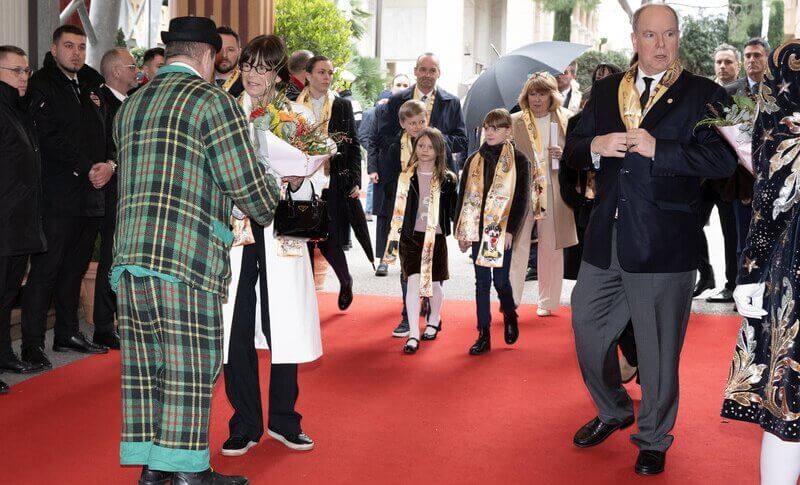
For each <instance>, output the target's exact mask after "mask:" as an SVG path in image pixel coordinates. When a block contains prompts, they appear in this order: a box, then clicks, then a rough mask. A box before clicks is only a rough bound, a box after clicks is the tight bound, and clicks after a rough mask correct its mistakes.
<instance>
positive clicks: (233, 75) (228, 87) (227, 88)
mask: <svg viewBox="0 0 800 485" xmlns="http://www.w3.org/2000/svg"><path fill="white" fill-rule="evenodd" d="M240 75H241V72H239V66H236V67H234V68H233V72H231V75H230V76H228V79H226V80H225V82H224V83H223V84H222V90H223V91H225V92H226V93H227V92H228V91H230V90H231V86H233V84H234V83H235V82H236V80H237V79H239V76H240Z"/></svg>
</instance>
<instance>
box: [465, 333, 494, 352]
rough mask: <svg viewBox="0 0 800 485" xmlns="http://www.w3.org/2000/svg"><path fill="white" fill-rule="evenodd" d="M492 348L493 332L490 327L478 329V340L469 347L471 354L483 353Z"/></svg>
mask: <svg viewBox="0 0 800 485" xmlns="http://www.w3.org/2000/svg"><path fill="white" fill-rule="evenodd" d="M490 350H492V334H491V333H489V329H488V328H482V329H480V330H478V340H476V341H475V343H474V344H472V347H470V348H469V355H481V354H485V353H486V352H488V351H490Z"/></svg>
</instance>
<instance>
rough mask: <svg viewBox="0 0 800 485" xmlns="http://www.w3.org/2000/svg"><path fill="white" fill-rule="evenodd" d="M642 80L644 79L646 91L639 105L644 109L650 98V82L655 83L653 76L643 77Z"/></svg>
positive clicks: (640, 98)
mask: <svg viewBox="0 0 800 485" xmlns="http://www.w3.org/2000/svg"><path fill="white" fill-rule="evenodd" d="M642 81H644V92H643V93H642V95H641V96H640V97H639V106H641V107H642V111H644V107H645V106H647V101H648V100H649V99H650V84H652V83H653V78H651V77H643V78H642Z"/></svg>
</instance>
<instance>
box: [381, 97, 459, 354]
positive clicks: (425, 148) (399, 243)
mask: <svg viewBox="0 0 800 485" xmlns="http://www.w3.org/2000/svg"><path fill="white" fill-rule="evenodd" d="M409 103H419V101H409ZM401 112H402V109H401ZM456 180H457V177H456V175H455V174H454V173H453V172H451V171H450V170H448V169H447V143H446V142H445V140H444V136H442V132H440V131H439V130H437V129H436V128H424V129H423V130H422V131H421V132H420V133H419V134H418V135H417V137H416V138H415V139H414V142H413V150H412V152H411V157H410V160H409V162H408V164H407V166H406V167H405V169H404V170H403V172H402V173H401V174H400V177H399V179H398V182H397V195H396V196H395V203H394V212H393V214H392V222H391V227H390V230H389V240H388V244H387V246H386V254H385V255H384V257H383V262H384V263H386V264H391V263H393V262H395V261H396V260H397V256H398V254H399V256H400V266H401V268H402V270H403V277H404V278H406V280H407V282H408V283H407V288H406V289H407V291H406V294H405V295H404V302H405V305H406V308H407V309H408V312H409V315H410V317H411V318H410V319H409V338H408V340H407V341H406V344H405V346H404V347H403V351H404V352H405V353H407V354H413V353H415V352H416V351H417V349H418V348H419V337H420V335H419V308H420V298H426V299H428V301H429V303H430V309H431V313H430V317H429V319H428V324H427V326H426V327H425V336H423V339H424V340H434V339H435V338H436V336H437V335H438V333H439V331H440V330H441V329H442V324H441V309H442V303H443V302H444V291H443V290H442V281H444V280H446V279H448V278H449V275H448V269H447V241H446V240H445V238H446V237H447V236H448V235H449V234H450V232H451V229H450V227H451V226H450V223H451V221H452V220H453V216H454V215H455V209H456Z"/></svg>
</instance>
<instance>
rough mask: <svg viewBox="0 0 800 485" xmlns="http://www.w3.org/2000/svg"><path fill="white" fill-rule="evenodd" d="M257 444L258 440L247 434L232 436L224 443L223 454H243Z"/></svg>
mask: <svg viewBox="0 0 800 485" xmlns="http://www.w3.org/2000/svg"><path fill="white" fill-rule="evenodd" d="M257 444H258V441H251V440H250V438H247V437H245V436H231V437H230V438H228V441H226V442H225V444H223V445H222V454H223V455H224V456H242V455H244V454H245V453H247V451H248V450H249V449H250V448H252V447H254V446H255V445H257Z"/></svg>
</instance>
